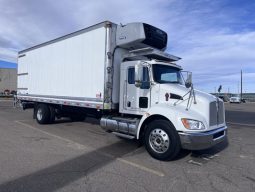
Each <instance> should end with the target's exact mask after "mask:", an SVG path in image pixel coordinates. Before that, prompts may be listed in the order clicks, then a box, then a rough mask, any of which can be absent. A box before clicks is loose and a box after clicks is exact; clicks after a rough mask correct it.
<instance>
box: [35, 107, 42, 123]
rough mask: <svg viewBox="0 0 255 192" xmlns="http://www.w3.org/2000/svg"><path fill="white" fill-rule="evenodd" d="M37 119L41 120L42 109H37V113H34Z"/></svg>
mask: <svg viewBox="0 0 255 192" xmlns="http://www.w3.org/2000/svg"><path fill="white" fill-rule="evenodd" d="M36 117H37V119H38V120H39V121H40V120H42V109H38V110H37V114H36Z"/></svg>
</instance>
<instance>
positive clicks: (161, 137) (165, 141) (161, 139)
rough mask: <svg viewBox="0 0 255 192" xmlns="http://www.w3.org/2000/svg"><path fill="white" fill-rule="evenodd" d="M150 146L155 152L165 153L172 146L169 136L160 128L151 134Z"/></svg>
mask: <svg viewBox="0 0 255 192" xmlns="http://www.w3.org/2000/svg"><path fill="white" fill-rule="evenodd" d="M149 144H150V146H151V148H152V149H153V150H154V151H155V152H157V153H164V152H166V151H167V150H168V148H169V146H170V140H169V136H168V134H167V133H166V132H165V131H164V130H162V129H160V128H157V129H153V130H152V131H151V132H150V137H149Z"/></svg>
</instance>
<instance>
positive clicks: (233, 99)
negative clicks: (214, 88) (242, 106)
mask: <svg viewBox="0 0 255 192" xmlns="http://www.w3.org/2000/svg"><path fill="white" fill-rule="evenodd" d="M229 102H230V103H241V98H240V97H230V99H229Z"/></svg>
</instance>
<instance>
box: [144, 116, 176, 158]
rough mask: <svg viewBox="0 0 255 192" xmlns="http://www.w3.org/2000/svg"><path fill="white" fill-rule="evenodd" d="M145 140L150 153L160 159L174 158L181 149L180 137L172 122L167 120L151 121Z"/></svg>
mask: <svg viewBox="0 0 255 192" xmlns="http://www.w3.org/2000/svg"><path fill="white" fill-rule="evenodd" d="M144 140H145V147H146V150H147V151H148V153H149V154H150V155H151V156H152V157H154V158H155V159H158V160H173V159H174V158H175V157H176V156H177V155H178V154H179V152H180V150H181V142H180V137H179V135H178V133H177V131H176V129H175V127H174V126H173V125H172V123H170V122H169V121H166V120H155V121H153V122H151V123H149V125H148V127H147V129H146V130H145V135H144Z"/></svg>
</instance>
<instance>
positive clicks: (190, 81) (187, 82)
mask: <svg viewBox="0 0 255 192" xmlns="http://www.w3.org/2000/svg"><path fill="white" fill-rule="evenodd" d="M191 86H192V73H191V72H187V79H186V81H185V87H186V88H190V87H191Z"/></svg>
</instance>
